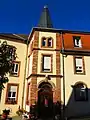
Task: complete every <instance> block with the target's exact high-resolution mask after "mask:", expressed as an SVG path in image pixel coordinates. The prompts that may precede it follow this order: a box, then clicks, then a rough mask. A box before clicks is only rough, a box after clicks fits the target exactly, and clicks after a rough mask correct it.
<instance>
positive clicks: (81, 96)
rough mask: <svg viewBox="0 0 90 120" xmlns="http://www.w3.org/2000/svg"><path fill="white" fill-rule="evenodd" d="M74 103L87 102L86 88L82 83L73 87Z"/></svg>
mask: <svg viewBox="0 0 90 120" xmlns="http://www.w3.org/2000/svg"><path fill="white" fill-rule="evenodd" d="M73 88H74V97H75V101H87V100H88V88H87V86H86V85H85V84H83V83H78V84H76V85H74V86H73Z"/></svg>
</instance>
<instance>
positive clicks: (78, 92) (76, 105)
mask: <svg viewBox="0 0 90 120" xmlns="http://www.w3.org/2000/svg"><path fill="white" fill-rule="evenodd" d="M79 87H80V86H78V87H75V86H73V87H72V92H71V95H70V97H69V100H68V102H67V105H66V106H65V116H66V117H76V116H77V117H80V116H90V89H89V88H84V87H81V88H79Z"/></svg>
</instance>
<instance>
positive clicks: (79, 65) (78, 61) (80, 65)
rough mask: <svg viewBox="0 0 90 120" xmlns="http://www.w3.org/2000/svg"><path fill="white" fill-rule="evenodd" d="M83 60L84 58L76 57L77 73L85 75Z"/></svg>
mask: <svg viewBox="0 0 90 120" xmlns="http://www.w3.org/2000/svg"><path fill="white" fill-rule="evenodd" d="M83 71H84V70H83V59H82V57H75V72H76V73H83Z"/></svg>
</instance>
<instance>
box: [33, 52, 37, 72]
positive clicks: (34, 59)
mask: <svg viewBox="0 0 90 120" xmlns="http://www.w3.org/2000/svg"><path fill="white" fill-rule="evenodd" d="M37 66H38V50H34V51H33V63H32V74H37Z"/></svg>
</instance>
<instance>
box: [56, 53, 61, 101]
mask: <svg viewBox="0 0 90 120" xmlns="http://www.w3.org/2000/svg"><path fill="white" fill-rule="evenodd" d="M56 75H60V52H59V51H57V52H56ZM55 96H56V97H55V99H56V101H61V79H60V78H58V77H56V88H55Z"/></svg>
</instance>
